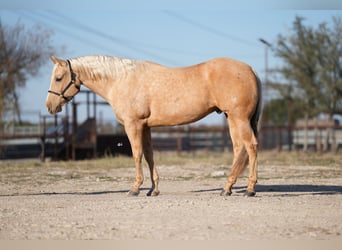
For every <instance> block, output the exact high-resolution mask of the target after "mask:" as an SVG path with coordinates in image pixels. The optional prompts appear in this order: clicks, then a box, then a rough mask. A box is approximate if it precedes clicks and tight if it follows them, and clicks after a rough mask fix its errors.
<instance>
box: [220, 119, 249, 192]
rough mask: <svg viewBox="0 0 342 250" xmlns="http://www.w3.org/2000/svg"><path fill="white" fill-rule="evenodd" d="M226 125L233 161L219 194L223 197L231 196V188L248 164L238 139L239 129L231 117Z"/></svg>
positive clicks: (242, 146)
mask: <svg viewBox="0 0 342 250" xmlns="http://www.w3.org/2000/svg"><path fill="white" fill-rule="evenodd" d="M228 123H229V134H230V137H231V140H232V143H233V151H234V159H233V163H232V168H231V171H230V173H229V176H228V180H227V183H226V185H225V187H224V188H223V190H222V192H221V195H223V196H228V195H231V194H232V186H233V185H234V184H235V183H236V180H237V178H238V177H239V175H240V174H241V172H242V171H243V170H244V169H245V168H246V165H247V164H248V155H247V152H246V150H245V148H244V144H243V142H242V140H241V138H240V131H239V127H238V125H237V124H236V123H235V120H234V119H233V117H231V116H228Z"/></svg>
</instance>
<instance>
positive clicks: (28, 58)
mask: <svg viewBox="0 0 342 250" xmlns="http://www.w3.org/2000/svg"><path fill="white" fill-rule="evenodd" d="M51 35H52V33H51V32H50V31H48V30H46V29H44V28H42V27H40V26H35V27H33V28H32V29H28V28H26V27H25V26H24V25H23V24H21V23H20V22H18V23H17V24H15V25H14V26H5V25H3V24H2V22H1V20H0V128H1V127H2V126H3V124H4V121H5V119H6V116H7V115H8V114H10V113H11V114H14V115H15V117H16V118H17V120H18V122H21V117H20V107H19V96H18V90H19V88H22V87H24V86H25V83H26V80H27V79H28V78H29V77H32V76H35V75H37V74H38V71H39V68H40V67H41V66H42V64H43V63H44V61H45V60H47V59H48V55H49V54H51V53H52V52H53V48H52V45H51Z"/></svg>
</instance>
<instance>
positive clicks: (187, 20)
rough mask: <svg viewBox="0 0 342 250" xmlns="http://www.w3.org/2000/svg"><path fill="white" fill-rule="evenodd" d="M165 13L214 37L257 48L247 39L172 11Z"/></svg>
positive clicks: (165, 11)
mask: <svg viewBox="0 0 342 250" xmlns="http://www.w3.org/2000/svg"><path fill="white" fill-rule="evenodd" d="M164 13H165V14H167V15H169V16H171V17H173V18H176V19H178V20H180V21H182V22H185V23H188V24H191V25H192V26H195V27H197V28H199V29H201V30H204V31H206V32H209V33H212V34H214V35H217V36H220V37H223V38H228V39H230V40H232V41H235V42H239V43H244V44H246V45H250V46H255V45H256V43H254V42H251V41H248V40H246V39H243V38H240V37H237V36H232V35H230V34H227V33H226V32H223V31H221V30H218V29H215V28H213V27H210V26H207V25H203V24H201V23H198V22H196V21H193V20H191V19H190V18H187V17H184V16H182V15H180V14H178V13H176V12H174V11H171V10H164Z"/></svg>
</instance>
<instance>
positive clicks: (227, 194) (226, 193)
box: [220, 189, 232, 196]
mask: <svg viewBox="0 0 342 250" xmlns="http://www.w3.org/2000/svg"><path fill="white" fill-rule="evenodd" d="M220 195H221V196H231V195H232V191H227V190H225V189H222V191H221V194H220Z"/></svg>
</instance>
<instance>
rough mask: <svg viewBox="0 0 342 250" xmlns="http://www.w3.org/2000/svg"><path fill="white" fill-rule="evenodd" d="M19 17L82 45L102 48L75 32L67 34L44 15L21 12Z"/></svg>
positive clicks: (65, 30)
mask: <svg viewBox="0 0 342 250" xmlns="http://www.w3.org/2000/svg"><path fill="white" fill-rule="evenodd" d="M21 15H22V16H23V17H25V18H27V19H29V20H31V21H33V22H40V23H45V25H46V26H50V27H53V29H54V30H58V31H59V32H61V33H63V34H65V35H67V36H69V37H72V38H74V39H76V40H78V41H80V42H82V43H84V44H87V45H90V44H91V46H94V47H97V48H98V47H101V48H103V45H100V44H98V43H96V42H93V41H90V40H87V39H85V38H84V37H80V36H78V35H77V34H76V33H75V32H69V31H68V30H67V29H65V28H63V27H64V26H62V27H61V26H58V25H56V22H55V21H54V20H53V19H52V18H51V17H46V16H45V15H44V14H42V13H37V12H22V13H21ZM42 19H44V21H41V20H42ZM46 21H48V22H49V23H51V24H47V23H46ZM106 50H112V48H111V49H108V48H107V49H106Z"/></svg>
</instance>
